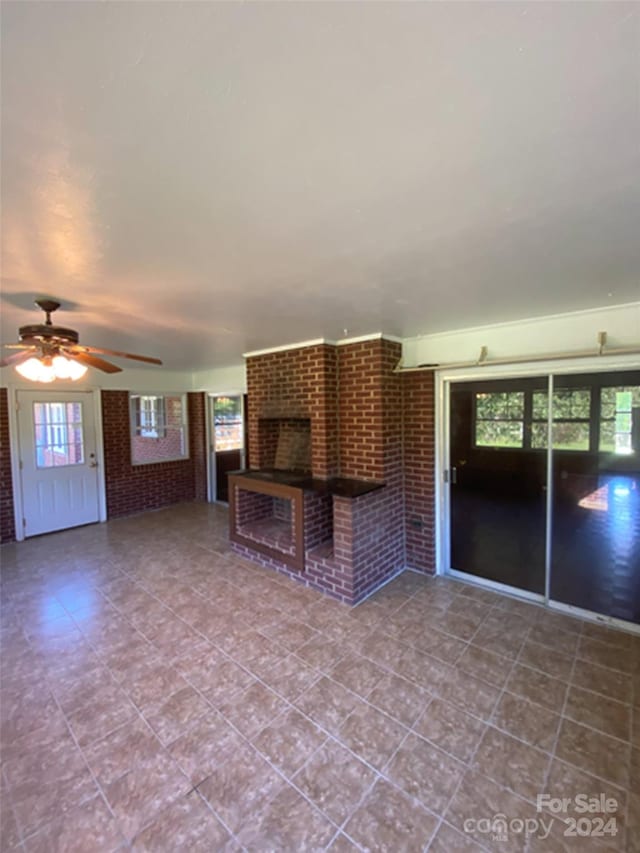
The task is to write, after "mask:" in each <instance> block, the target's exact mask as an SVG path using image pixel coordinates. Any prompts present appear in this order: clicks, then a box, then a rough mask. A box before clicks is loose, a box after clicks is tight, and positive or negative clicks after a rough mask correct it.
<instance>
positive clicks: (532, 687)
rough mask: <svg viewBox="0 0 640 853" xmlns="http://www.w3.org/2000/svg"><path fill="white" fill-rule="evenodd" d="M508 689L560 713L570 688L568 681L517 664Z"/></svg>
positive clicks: (508, 682)
mask: <svg viewBox="0 0 640 853" xmlns="http://www.w3.org/2000/svg"><path fill="white" fill-rule="evenodd" d="M506 689H507V690H508V691H509V692H510V693H515V694H517V695H518V696H522V697H524V698H525V699H529V700H530V701H531V702H535V703H536V704H537V705H542V706H543V707H545V708H547V709H548V710H550V711H555V712H556V713H558V714H559V713H561V712H562V709H563V707H564V701H565V697H566V695H567V689H568V688H567V683H566V681H561V680H560V679H559V678H553V677H552V676H551V675H547V674H546V673H544V672H540V670H538V669H532V668H531V667H529V666H521V665H520V664H516V666H515V668H514V669H513V670H512V671H511V675H510V676H509V680H508V681H507V685H506Z"/></svg>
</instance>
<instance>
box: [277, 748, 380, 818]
mask: <svg viewBox="0 0 640 853" xmlns="http://www.w3.org/2000/svg"><path fill="white" fill-rule="evenodd" d="M375 778H376V774H375V773H374V771H373V770H372V769H371V768H370V767H367V765H366V764H363V763H362V761H360V760H359V759H358V758H357V757H356V756H355V755H354V754H353V753H352V752H350V751H349V750H348V749H345V747H343V746H342V745H341V744H339V743H338V742H337V741H335V740H333V738H330V739H329V740H327V742H326V743H325V744H324V745H323V746H322V747H321V748H320V749H319V750H318V751H317V752H316V753H315V754H314V755H313V756H312V757H311V758H310V760H309V761H308V762H307V763H306V764H305V766H304V767H303V768H302V769H301V770H300V771H299V772H298V773H297V774H296V775H295V777H294V779H293V781H294V784H295V786H296V787H297V788H299V789H300V790H301V791H302V793H303V794H305V795H306V796H307V797H309V799H310V800H311V801H312V802H314V803H315V805H316V806H317V807H318V808H319V809H320V811H322V812H323V813H324V814H326V815H327V817H329V818H330V819H331V820H332V821H333V822H334V823H336V824H338V825H340V824H342V823H343V821H344V820H345V819H346V818H347V816H348V815H350V814H351V813H352V812H353V810H354V809H355V807H356V806H357V805H358V803H359V802H360V800H361V799H362V797H363V796H364V794H365V793H366V792H367V791H368V790H369V788H370V787H371V785H372V783H373V781H374V779H375Z"/></svg>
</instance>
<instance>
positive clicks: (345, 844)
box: [327, 832, 361, 853]
mask: <svg viewBox="0 0 640 853" xmlns="http://www.w3.org/2000/svg"><path fill="white" fill-rule="evenodd" d="M360 849H361V848H360V847H358V846H357V845H356V844H354V843H353V841H351V839H349V838H347V836H346V835H344V834H343V833H342V832H341V833H340V834H339V835H337V836H336V837H335V839H334V840H333V842H332V843H331V846H330V847H328V848H327V851H328V853H357V852H358V851H359V850H360Z"/></svg>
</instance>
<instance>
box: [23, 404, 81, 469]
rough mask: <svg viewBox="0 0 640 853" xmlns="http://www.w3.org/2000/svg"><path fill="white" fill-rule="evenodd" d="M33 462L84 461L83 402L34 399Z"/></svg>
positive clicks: (47, 464)
mask: <svg viewBox="0 0 640 853" xmlns="http://www.w3.org/2000/svg"><path fill="white" fill-rule="evenodd" d="M33 427H34V433H35V450H36V466H37V467H38V468H57V467H59V466H62V465H82V464H84V438H83V430H82V403H65V402H59V403H34V404H33Z"/></svg>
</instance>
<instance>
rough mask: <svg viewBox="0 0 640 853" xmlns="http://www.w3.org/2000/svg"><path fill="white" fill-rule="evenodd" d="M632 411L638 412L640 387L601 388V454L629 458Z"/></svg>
mask: <svg viewBox="0 0 640 853" xmlns="http://www.w3.org/2000/svg"><path fill="white" fill-rule="evenodd" d="M634 409H635V411H636V415H637V413H638V412H639V411H640V386H638V385H635V386H633V385H631V386H623V387H617V388H615V387H614V388H603V389H602V391H601V392H600V443H599V447H598V449H599V450H600V452H601V453H615V454H617V455H622V456H629V455H630V454H631V453H633V452H634V449H633V440H632V436H633V421H634V417H633V415H634Z"/></svg>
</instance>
